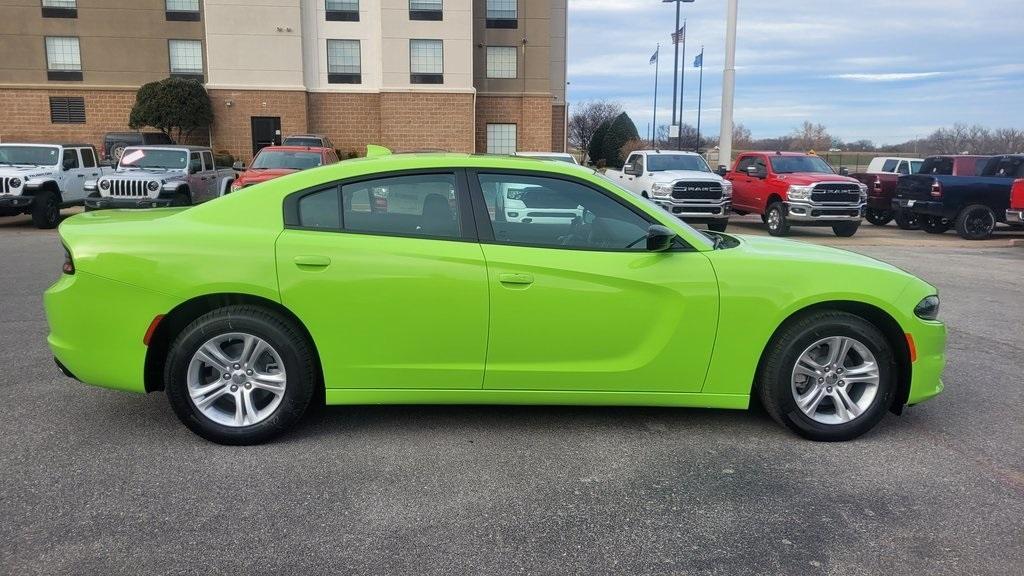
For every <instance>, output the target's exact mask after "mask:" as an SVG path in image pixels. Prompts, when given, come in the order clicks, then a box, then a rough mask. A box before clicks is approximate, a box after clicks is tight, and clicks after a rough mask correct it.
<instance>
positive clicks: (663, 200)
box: [604, 150, 732, 232]
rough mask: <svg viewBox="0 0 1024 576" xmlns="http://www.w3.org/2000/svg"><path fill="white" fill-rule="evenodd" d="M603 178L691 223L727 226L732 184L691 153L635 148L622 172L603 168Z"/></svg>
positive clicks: (722, 228) (716, 228)
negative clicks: (636, 149)
mask: <svg viewBox="0 0 1024 576" xmlns="http://www.w3.org/2000/svg"><path fill="white" fill-rule="evenodd" d="M604 176H605V178H608V179H609V180H611V181H612V182H615V183H616V184H618V185H619V186H622V187H623V188H625V189H627V190H629V191H630V192H632V193H634V194H636V195H638V196H643V197H644V198H650V199H651V200H653V201H654V202H655V203H656V204H658V205H659V206H661V207H662V208H664V209H665V210H668V211H669V212H670V213H672V214H673V215H675V216H678V217H679V218H682V219H683V220H685V221H686V222H687V223H690V224H707V225H708V229H710V230H714V231H716V232H724V231H725V228H726V227H727V226H728V225H729V211H730V209H731V203H732V183H731V182H729V181H728V180H726V179H725V178H722V177H721V176H719V175H718V174H715V173H714V172H712V171H711V168H710V167H709V166H708V163H707V162H705V161H704V158H703V157H702V156H701V155H699V154H695V153H693V152H675V151H671V150H638V151H636V152H633V153H631V154H630V155H629V158H627V159H626V164H625V165H624V166H623V167H622V171H621V172H620V171H618V170H606V171H605V173H604Z"/></svg>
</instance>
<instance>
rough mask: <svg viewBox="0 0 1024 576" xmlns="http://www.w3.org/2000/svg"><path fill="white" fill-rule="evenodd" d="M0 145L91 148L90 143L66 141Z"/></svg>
mask: <svg viewBox="0 0 1024 576" xmlns="http://www.w3.org/2000/svg"><path fill="white" fill-rule="evenodd" d="M0 146H37V147H40V148H42V147H49V148H52V147H54V146H62V147H64V148H92V144H78V143H66V142H0Z"/></svg>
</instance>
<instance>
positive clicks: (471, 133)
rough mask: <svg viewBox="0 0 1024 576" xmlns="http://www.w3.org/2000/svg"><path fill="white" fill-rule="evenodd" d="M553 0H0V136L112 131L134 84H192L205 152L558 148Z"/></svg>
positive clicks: (41, 137)
mask: <svg viewBox="0 0 1024 576" xmlns="http://www.w3.org/2000/svg"><path fill="white" fill-rule="evenodd" d="M565 42H566V0H274V1H273V2H266V1H261V2H251V3H239V2H238V1H237V0H133V2H131V3H125V2H123V1H115V0H0V55H2V56H0V140H2V141H5V142H9V141H15V140H17V141H53V140H79V141H83V140H84V141H87V142H91V143H94V144H96V145H97V147H99V145H100V144H101V142H102V138H103V134H104V133H106V132H112V131H123V130H127V129H128V127H127V122H128V113H129V110H130V109H131V106H132V104H133V103H134V100H135V91H136V89H137V88H138V87H139V86H140V85H142V84H143V83H145V82H150V81H153V80H159V79H161V78H165V77H167V76H169V75H178V76H187V77H194V78H197V79H202V80H203V81H204V82H205V83H206V87H207V90H208V91H209V94H210V98H211V101H212V104H213V109H214V117H215V120H214V124H213V125H212V126H211V128H210V131H209V134H204V135H201V138H204V139H205V138H207V137H208V138H209V140H210V141H211V142H212V145H213V146H214V148H215V149H216V150H218V151H219V150H224V151H227V152H230V153H231V154H233V155H234V156H236V157H238V158H242V159H248V158H250V157H251V156H252V154H253V153H254V151H255V150H256V149H258V148H259V147H261V146H263V145H266V144H268V143H272V142H277V141H279V140H280V138H281V137H282V136H286V135H288V134H296V133H318V134H326V135H328V136H330V137H331V139H332V140H333V141H334V143H335V145H336V146H337V147H338V148H339V149H340V150H341V151H342V153H343V154H349V153H357V154H362V153H363V152H364V151H365V146H366V144H371V143H373V144H382V145H385V146H389V147H391V148H394V149H396V150H415V149H443V150H451V151H461V152H492V153H508V152H511V151H514V150H536V151H539V150H563V149H564V142H565Z"/></svg>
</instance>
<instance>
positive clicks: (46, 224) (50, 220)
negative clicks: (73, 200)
mask: <svg viewBox="0 0 1024 576" xmlns="http://www.w3.org/2000/svg"><path fill="white" fill-rule="evenodd" d="M32 224H33V225H34V226H35V227H36V228H39V229H40V230H48V229H50V228H56V227H57V224H60V200H59V199H58V198H57V194H56V193H54V192H53V191H51V190H43V191H42V192H40V193H38V194H36V197H35V199H34V200H32Z"/></svg>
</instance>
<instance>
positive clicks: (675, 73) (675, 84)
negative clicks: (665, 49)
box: [661, 0, 694, 145]
mask: <svg viewBox="0 0 1024 576" xmlns="http://www.w3.org/2000/svg"><path fill="white" fill-rule="evenodd" d="M661 1H662V2H675V3H676V27H675V28H674V29H673V30H672V44H673V45H674V46H675V60H674V62H673V64H672V126H675V127H676V128H675V130H676V139H677V140H679V142H680V145H681V143H682V133H683V131H682V127H681V126H678V125H676V91H677V89H678V88H679V42H677V40H678V38H677V35H678V34H679V10H680V9H679V3H680V2H694V0H661ZM681 123H682V118H680V124H681ZM668 135H669V138H671V137H672V130H671V129H669V133H668Z"/></svg>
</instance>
